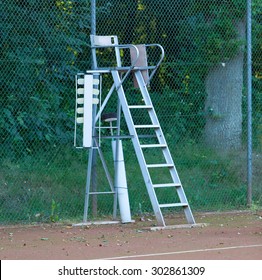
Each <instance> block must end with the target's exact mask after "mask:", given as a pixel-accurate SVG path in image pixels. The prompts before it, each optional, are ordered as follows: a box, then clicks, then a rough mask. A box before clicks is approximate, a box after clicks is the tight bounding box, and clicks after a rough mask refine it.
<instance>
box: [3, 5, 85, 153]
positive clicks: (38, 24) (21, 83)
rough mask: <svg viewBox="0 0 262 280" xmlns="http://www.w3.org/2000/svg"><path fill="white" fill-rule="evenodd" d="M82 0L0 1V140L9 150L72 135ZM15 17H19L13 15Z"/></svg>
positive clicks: (27, 148)
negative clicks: (69, 131) (0, 19)
mask: <svg viewBox="0 0 262 280" xmlns="http://www.w3.org/2000/svg"><path fill="white" fill-rule="evenodd" d="M88 14H89V13H88V7H87V5H86V1H79V0H72V1H55V0H52V1H48V2H46V3H45V5H43V3H42V2H41V1H38V2H37V1H32V0H23V1H16V0H10V1H3V3H1V18H2V19H3V20H2V21H1V23H0V29H1V37H0V39H1V41H0V46H1V52H0V60H1V66H0V71H1V77H0V83H1V96H0V103H1V108H3V110H2V114H1V116H0V127H1V132H0V144H1V146H2V147H3V150H2V152H4V151H8V154H9V156H16V155H17V152H18V154H21V153H27V152H29V151H30V150H31V147H32V145H33V144H34V145H35V147H36V146H37V145H36V144H37V142H38V143H41V145H44V144H46V143H49V142H52V141H54V140H55V139H57V138H59V139H60V140H61V141H62V142H68V141H69V140H71V136H69V135H68V133H67V130H68V127H71V126H72V108H73V104H74V103H73V100H72V97H71V96H72V95H71V94H72V91H69V90H68V88H69V87H72V80H73V75H74V74H75V73H76V72H77V68H76V66H75V65H76V61H77V59H78V56H79V54H80V53H81V52H83V51H84V48H86V47H87V30H88V28H89V19H88V16H87V15H88ZM18 18H19V20H17V19H18Z"/></svg>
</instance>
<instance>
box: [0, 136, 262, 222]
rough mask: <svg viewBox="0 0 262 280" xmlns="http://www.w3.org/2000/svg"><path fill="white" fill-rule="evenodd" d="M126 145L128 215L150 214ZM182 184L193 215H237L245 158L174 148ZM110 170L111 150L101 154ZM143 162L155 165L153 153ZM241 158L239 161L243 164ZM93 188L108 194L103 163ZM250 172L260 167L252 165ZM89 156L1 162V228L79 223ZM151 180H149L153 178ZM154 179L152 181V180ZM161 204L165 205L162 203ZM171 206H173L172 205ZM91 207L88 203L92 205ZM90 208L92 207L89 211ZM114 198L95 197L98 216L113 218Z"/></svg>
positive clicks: (68, 152)
mask: <svg viewBox="0 0 262 280" xmlns="http://www.w3.org/2000/svg"><path fill="white" fill-rule="evenodd" d="M133 151H134V150H133V147H132V144H131V143H130V141H125V142H124V155H125V164H126V170H127V181H128V188H129V198H130V205H131V210H132V214H134V215H136V214H139V213H141V212H152V207H151V204H150V201H149V198H148V195H147V190H146V187H145V184H144V180H143V178H142V175H141V171H140V167H139V165H138V162H137V159H136V156H135V154H134V152H133ZM171 152H172V155H173V159H174V161H175V164H176V167H177V170H178V173H179V176H180V179H181V182H182V184H183V187H184V189H185V192H186V195H187V198H188V200H189V203H190V205H191V207H192V209H193V210H210V211H211V210H228V209H240V208H244V207H245V205H246V176H245V172H244V171H243V170H245V165H246V162H245V160H244V153H243V154H241V153H237V154H231V155H228V156H225V155H219V154H216V153H214V152H213V151H211V150H207V149H206V148H205V147H202V146H201V145H198V144H195V143H190V142H189V143H186V144H183V145H179V146H177V147H175V148H174V147H172V145H171ZM104 156H105V158H107V159H109V161H108V165H109V167H110V172H111V175H113V164H112V155H111V149H110V146H108V149H107V151H106V152H105V154H104ZM146 157H147V159H148V160H150V161H151V162H156V163H157V162H158V160H159V155H158V154H157V153H148V154H147V155H146ZM241 157H243V158H242V159H241ZM97 165H98V166H97V177H96V180H97V186H98V188H99V190H100V191H101V190H109V185H108V183H107V180H106V177H105V175H104V171H103V169H102V166H101V163H100V161H99V160H98V162H97ZM254 165H255V167H254V170H255V171H256V170H261V169H259V168H260V166H259V165H261V161H259V160H257V161H255V162H254ZM86 168H87V151H85V150H75V149H73V148H65V147H60V148H59V149H58V148H54V150H52V149H50V150H48V151H45V152H43V151H39V153H37V154H35V155H34V156H28V157H25V158H23V159H20V160H18V161H16V162H11V161H10V160H8V159H4V160H2V162H1V167H0V184H1V189H0V223H1V224H5V223H14V222H47V221H48V222H56V221H59V220H68V219H74V220H77V219H79V220H82V215H83V208H84V194H85V184H86ZM152 175H153V174H152ZM153 176H155V178H156V179H157V180H158V182H155V183H159V182H169V180H170V178H169V174H167V173H164V172H158V173H157V174H155V175H153ZM153 176H152V177H153ZM254 176H255V177H254V187H253V189H254V197H253V198H254V203H255V204H256V205H257V207H259V206H260V205H261V204H262V199H261V196H262V190H261V186H260V185H259V184H260V182H261V173H260V172H256V174H254ZM172 191H173V190H172V189H169V190H166V191H164V192H162V193H159V196H160V199H161V202H162V203H165V202H170V201H169V200H170V197H173V198H174V199H176V198H177V197H176V193H172ZM162 200H164V201H162ZM173 202H174V201H173ZM91 204H92V203H90V205H91ZM90 207H92V206H90ZM112 209H113V196H112V195H102V196H99V197H98V215H99V216H103V215H108V214H111V213H112Z"/></svg>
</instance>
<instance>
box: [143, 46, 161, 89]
mask: <svg viewBox="0 0 262 280" xmlns="http://www.w3.org/2000/svg"><path fill="white" fill-rule="evenodd" d="M145 46H146V47H159V48H160V50H161V57H160V59H159V61H158V62H157V64H156V65H155V66H154V67H155V68H154V70H153V71H152V73H151V74H150V76H149V79H148V81H147V82H146V85H148V84H149V82H150V80H151V79H152V78H153V76H154V75H155V73H156V70H157V69H158V67H159V66H160V64H161V63H162V61H163V59H164V57H165V50H164V48H163V47H162V46H161V45H160V44H145Z"/></svg>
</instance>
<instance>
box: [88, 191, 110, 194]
mask: <svg viewBox="0 0 262 280" xmlns="http://www.w3.org/2000/svg"><path fill="white" fill-rule="evenodd" d="M113 193H115V192H110V191H109V192H90V193H89V194H113Z"/></svg>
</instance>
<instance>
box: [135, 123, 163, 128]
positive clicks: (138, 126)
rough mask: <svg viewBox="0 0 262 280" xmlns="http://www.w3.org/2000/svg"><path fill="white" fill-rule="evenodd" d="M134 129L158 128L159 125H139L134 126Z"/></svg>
mask: <svg viewBox="0 0 262 280" xmlns="http://www.w3.org/2000/svg"><path fill="white" fill-rule="evenodd" d="M134 127H135V128H159V125H157V124H142V125H141V124H140V125H134Z"/></svg>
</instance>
